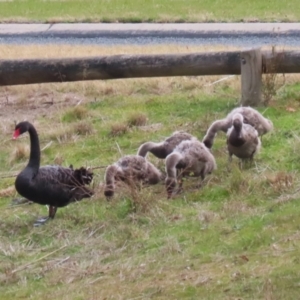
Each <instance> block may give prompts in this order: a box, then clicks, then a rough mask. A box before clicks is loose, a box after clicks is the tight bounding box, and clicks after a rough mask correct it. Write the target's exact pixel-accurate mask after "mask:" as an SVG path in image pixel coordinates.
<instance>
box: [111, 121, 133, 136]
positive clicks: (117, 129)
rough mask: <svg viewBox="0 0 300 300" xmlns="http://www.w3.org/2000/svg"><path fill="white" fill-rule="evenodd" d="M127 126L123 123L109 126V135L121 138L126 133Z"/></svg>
mask: <svg viewBox="0 0 300 300" xmlns="http://www.w3.org/2000/svg"><path fill="white" fill-rule="evenodd" d="M128 129H129V128H128V125H127V124H123V123H114V124H112V125H111V128H110V132H109V135H110V136H112V137H116V136H121V135H123V134H125V133H126V132H128Z"/></svg>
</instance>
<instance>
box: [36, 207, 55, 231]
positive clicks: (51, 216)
mask: <svg viewBox="0 0 300 300" xmlns="http://www.w3.org/2000/svg"><path fill="white" fill-rule="evenodd" d="M56 211H57V207H56V206H51V205H50V206H49V215H48V217H43V218H40V219H37V220H36V221H35V223H34V226H35V227H37V226H41V225H44V224H45V223H46V222H47V221H48V220H49V219H54V217H55V214H56Z"/></svg>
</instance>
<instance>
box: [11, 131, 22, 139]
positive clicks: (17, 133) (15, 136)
mask: <svg viewBox="0 0 300 300" xmlns="http://www.w3.org/2000/svg"><path fill="white" fill-rule="evenodd" d="M20 134H21V132H20V128H17V129H15V132H14V135H13V139H14V140H15V139H16V138H17V137H18V136H19V135H20Z"/></svg>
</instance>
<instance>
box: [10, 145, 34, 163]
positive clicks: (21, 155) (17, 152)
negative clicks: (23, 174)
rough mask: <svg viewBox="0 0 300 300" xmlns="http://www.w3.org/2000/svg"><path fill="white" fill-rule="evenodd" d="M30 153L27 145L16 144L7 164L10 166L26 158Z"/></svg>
mask: <svg viewBox="0 0 300 300" xmlns="http://www.w3.org/2000/svg"><path fill="white" fill-rule="evenodd" d="M29 152H30V148H29V145H25V144H18V145H16V147H15V148H14V150H13V151H12V153H11V156H10V159H9V164H10V165H12V164H14V163H16V162H18V161H20V160H23V159H25V158H28V156H29Z"/></svg>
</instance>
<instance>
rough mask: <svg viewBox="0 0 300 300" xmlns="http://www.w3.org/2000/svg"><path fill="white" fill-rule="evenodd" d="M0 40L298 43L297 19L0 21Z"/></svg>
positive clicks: (260, 44) (299, 34)
mask: <svg viewBox="0 0 300 300" xmlns="http://www.w3.org/2000/svg"><path fill="white" fill-rule="evenodd" d="M0 43H2V44H28V43H31V44H32V43H58V44H59V43H67V44H106V45H107V44H155V43H157V44H163V43H164V44H166V43H168V44H172V43H175V44H223V45H236V46H240V45H243V46H246V47H247V46H262V45H290V46H300V23H182V24H177V23H176V24H170V23H167V24H157V23H137V24H129V23H125V24H124V23H93V24H91V23H90V24H89V23H75V24H0Z"/></svg>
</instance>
